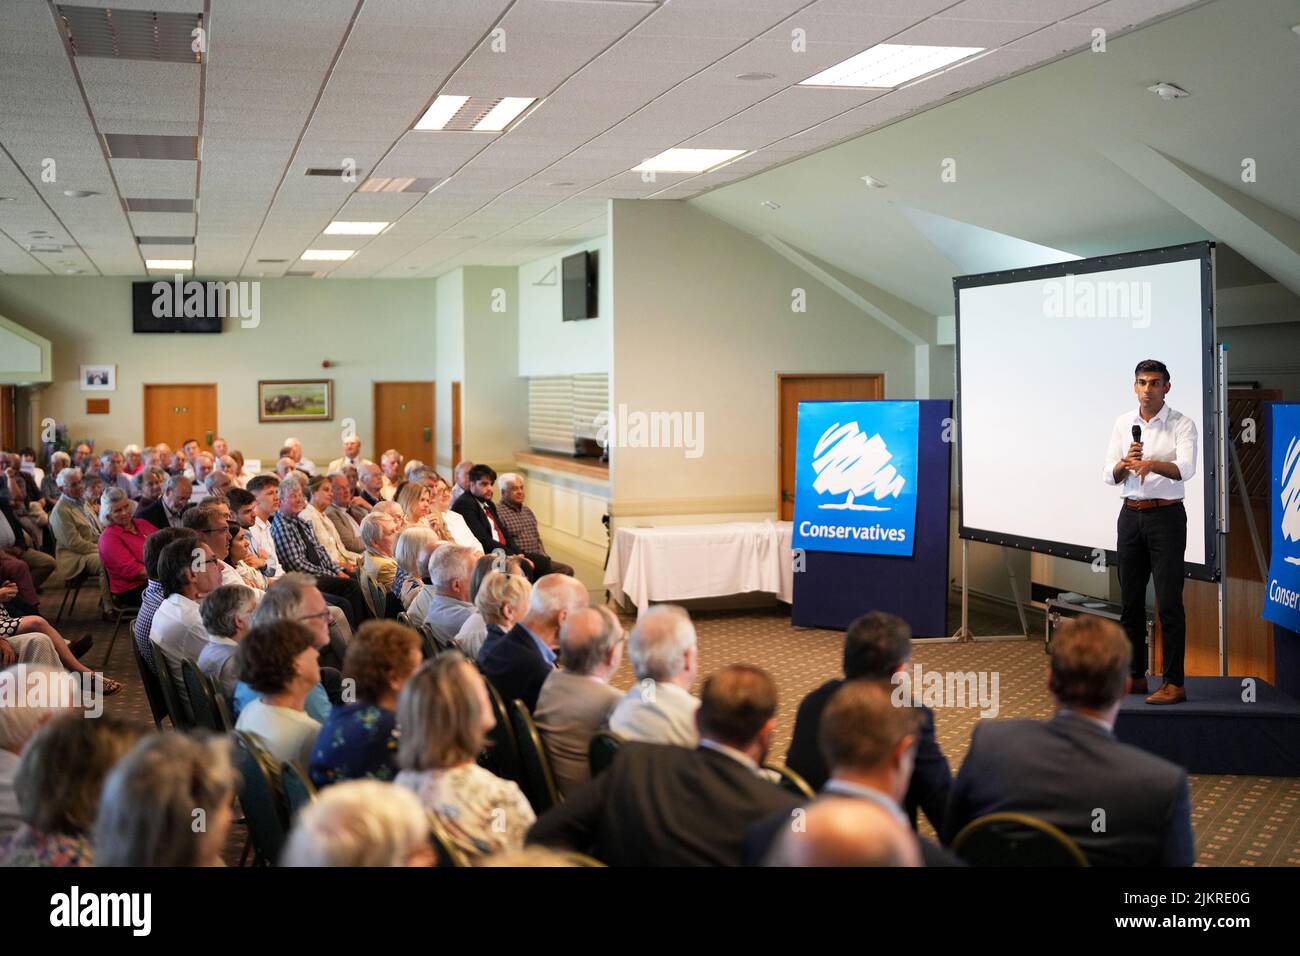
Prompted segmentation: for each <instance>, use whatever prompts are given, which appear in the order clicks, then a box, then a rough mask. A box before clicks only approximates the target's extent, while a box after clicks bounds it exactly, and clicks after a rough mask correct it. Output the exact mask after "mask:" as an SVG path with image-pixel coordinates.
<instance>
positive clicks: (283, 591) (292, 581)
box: [231, 574, 348, 768]
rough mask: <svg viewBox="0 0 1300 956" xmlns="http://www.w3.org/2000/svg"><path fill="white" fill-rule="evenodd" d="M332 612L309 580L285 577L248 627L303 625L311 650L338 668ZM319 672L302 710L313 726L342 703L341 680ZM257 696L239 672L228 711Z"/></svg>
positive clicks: (326, 670) (340, 647)
mask: <svg viewBox="0 0 1300 956" xmlns="http://www.w3.org/2000/svg"><path fill="white" fill-rule="evenodd" d="M334 610H336V609H335V608H331V607H330V606H329V605H328V604H326V603H325V596H324V595H323V594H321V593H320V589H319V588H317V587H316V584H315V582H314V581H312V579H311V578H310V577H308V576H307V575H305V574H286V575H284V576H283V577H282V578H279V579H277V581H276V583H275V586H274V587H272V588H270V589H268V590H267V592H266V595H265V596H264V597H263V598H262V602H261V603H260V604H258V606H257V610H256V611H254V612H253V620H252V624H251V627H266V626H268V625H271V624H275V623H277V622H288V623H291V624H303V625H306V627H307V629H308V630H309V631H310V632H311V635H312V643H313V646H315V647H316V649H317V650H318V651H319V652H321V655H322V659H327V660H329V661H331V662H338V663H339V664H341V663H342V661H343V659H344V656H345V655H346V654H347V644H348V642H347V641H344V640H342V639H341V638H340V636H339V635H337V634H335V633H334V632H333V631H332V630H331V628H330V616H331V612H332V611H334ZM241 643H242V642H241ZM237 666H238V665H237ZM320 671H321V680H320V683H318V684H317V685H316V686H315V687H313V688H312V689H311V690H310V691H309V692H308V694H307V701H306V704H305V707H306V710H307V716H309V717H311V718H312V719H313V720H315V721H316V722H317V723H324V722H325V721H326V720H327V719H329V715H330V710H331V708H332V706H333V704H334V703H335V702H337V703H342V698H343V693H342V677H341V675H340V674H339V671H338V669H337V668H336V667H333V666H322V667H321V668H320ZM257 696H258V694H257V691H256V690H254V689H253V687H252V686H251V685H250V684H248V683H247V682H246V678H245V677H244V676H243V671H242V670H241V671H240V680H239V683H238V684H236V685H235V697H234V700H233V701H232V702H231V711H232V713H233V714H234V715H235V717H238V716H239V714H240V712H241V711H242V710H243V708H244V707H246V706H247V705H248V704H250V703H252V702H253V701H254V700H256V699H257ZM305 767H306V765H305V764H304V768H305Z"/></svg>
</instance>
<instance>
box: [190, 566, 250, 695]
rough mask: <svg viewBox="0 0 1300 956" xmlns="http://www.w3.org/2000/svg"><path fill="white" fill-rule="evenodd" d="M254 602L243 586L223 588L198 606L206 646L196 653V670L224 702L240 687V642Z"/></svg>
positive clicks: (227, 585)
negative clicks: (204, 675) (222, 697)
mask: <svg viewBox="0 0 1300 956" xmlns="http://www.w3.org/2000/svg"><path fill="white" fill-rule="evenodd" d="M256 609H257V602H256V600H255V598H254V594H253V592H252V591H251V590H250V589H249V588H247V587H244V586H243V585H242V584H223V585H222V586H221V587H219V588H217V589H216V590H214V591H212V592H211V593H210V594H208V596H207V597H205V598H204V599H203V602H202V603H201V604H200V605H199V614H200V615H201V617H202V618H203V627H204V629H205V630H206V631H207V635H208V643H207V646H206V647H204V648H203V650H202V651H200V652H199V659H198V666H199V670H200V671H202V672H203V673H204V674H207V675H208V676H209V677H211V678H212V679H213V680H214V681H215V682H216V684H217V686H218V687H219V688H221V693H222V694H223V695H224V696H225V697H226V699H227V700H230V699H233V698H234V696H235V685H236V684H238V683H239V657H238V655H237V654H236V652H237V651H238V650H239V642H240V641H242V640H243V639H244V635H245V634H247V633H248V628H249V627H250V625H251V624H252V621H253V612H254V611H255V610H256Z"/></svg>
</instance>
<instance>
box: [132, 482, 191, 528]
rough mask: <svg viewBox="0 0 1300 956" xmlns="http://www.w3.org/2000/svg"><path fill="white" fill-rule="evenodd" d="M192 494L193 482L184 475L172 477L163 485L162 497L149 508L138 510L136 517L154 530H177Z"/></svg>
mask: <svg viewBox="0 0 1300 956" xmlns="http://www.w3.org/2000/svg"><path fill="white" fill-rule="evenodd" d="M193 494H194V483H193V482H191V481H190V480H189V479H188V478H186V477H185V476H184V475H172V476H171V477H170V478H168V479H167V481H166V482H164V483H163V493H162V497H161V498H159V499H158V500H157V501H155V502H154V503H153V504H151V505H149V507H147V508H142V509H140V511H139V513H138V514H136V517H137V518H143V519H144V520H145V521H147V522H149V523H150V524H151V525H153V526H154V527H155V528H179V527H180V526H181V517H182V516H183V515H184V514H185V509H186V508H188V507H189V506H190V499H191V498H192V497H193Z"/></svg>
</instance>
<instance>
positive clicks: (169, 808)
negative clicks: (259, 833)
mask: <svg viewBox="0 0 1300 956" xmlns="http://www.w3.org/2000/svg"><path fill="white" fill-rule="evenodd" d="M234 795H235V771H234V768H233V767H232V766H231V762H230V744H229V742H228V741H227V740H226V739H225V738H221V737H207V736H197V735H195V736H192V735H189V734H150V735H149V736H147V737H145V738H144V739H143V740H141V741H140V743H138V744H136V746H135V748H134V749H132V750H131V752H130V753H128V754H127V755H126V756H125V757H123V758H122V759H121V760H120V761H118V763H117V766H115V767H114V768H113V769H112V771H110V773H109V775H108V779H107V780H106V781H105V783H104V795H103V797H102V798H101V799H100V802H99V814H98V816H97V818H96V820H95V828H94V837H93V839H92V842H93V843H94V846H95V865H96V866H172V867H175V866H221V865H222V864H221V850H222V847H224V846H225V843H226V835H227V834H228V833H229V832H230V823H231V820H232V819H233V817H232V814H231V802H232V800H233V799H234ZM200 823H201V825H199V824H200Z"/></svg>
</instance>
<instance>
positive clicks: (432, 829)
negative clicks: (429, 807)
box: [427, 811, 470, 866]
mask: <svg viewBox="0 0 1300 956" xmlns="http://www.w3.org/2000/svg"><path fill="white" fill-rule="evenodd" d="M427 815H428V818H429V842H430V843H431V844H432V845H433V851H434V853H436V854H437V856H438V865H439V866H469V865H470V862H469V858H468V857H466V856H465V853H464V851H462V850H461V849H460V847H458V846H456V844H455V843H453V842H452V840H451V837H449V836H448V835H447V830H446V828H445V827H444V826H443V825H442V821H441V820H439V819H438V815H437V814H436V813H433V812H431V811H430V812H428V814H427Z"/></svg>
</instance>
